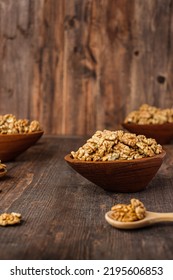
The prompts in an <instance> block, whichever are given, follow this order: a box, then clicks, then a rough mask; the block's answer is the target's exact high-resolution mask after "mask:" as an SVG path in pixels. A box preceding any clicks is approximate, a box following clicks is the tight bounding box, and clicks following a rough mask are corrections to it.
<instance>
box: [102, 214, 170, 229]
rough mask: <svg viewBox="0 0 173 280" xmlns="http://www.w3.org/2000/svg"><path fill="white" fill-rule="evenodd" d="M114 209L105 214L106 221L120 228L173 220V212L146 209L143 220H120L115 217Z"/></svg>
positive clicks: (132, 227)
mask: <svg viewBox="0 0 173 280" xmlns="http://www.w3.org/2000/svg"><path fill="white" fill-rule="evenodd" d="M113 212H114V211H108V212H107V213H106V214H105V219H106V221H107V222H108V223H109V224H110V225H111V226H113V227H115V228H119V229H136V228H143V227H147V226H151V225H153V224H156V223H161V222H173V213H157V212H150V211H146V216H145V218H144V219H142V220H138V221H135V222H120V221H117V220H115V219H114V218H113V216H112V214H113Z"/></svg>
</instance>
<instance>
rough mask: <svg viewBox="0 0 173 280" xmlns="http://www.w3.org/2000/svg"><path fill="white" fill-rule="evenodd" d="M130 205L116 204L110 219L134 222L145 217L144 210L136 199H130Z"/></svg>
mask: <svg viewBox="0 0 173 280" xmlns="http://www.w3.org/2000/svg"><path fill="white" fill-rule="evenodd" d="M130 202H131V204H128V205H127V204H117V205H114V206H113V207H112V208H111V210H112V218H113V219H115V220H117V221H120V222H135V221H138V220H142V219H143V218H145V216H146V209H145V207H144V205H143V203H142V202H141V201H139V200H138V199H135V198H133V199H131V200H130Z"/></svg>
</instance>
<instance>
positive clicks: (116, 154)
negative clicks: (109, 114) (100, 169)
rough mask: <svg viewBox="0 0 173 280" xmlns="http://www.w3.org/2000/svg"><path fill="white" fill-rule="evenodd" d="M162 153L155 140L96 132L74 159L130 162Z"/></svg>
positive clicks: (129, 134)
mask: <svg viewBox="0 0 173 280" xmlns="http://www.w3.org/2000/svg"><path fill="white" fill-rule="evenodd" d="M161 152H162V146H161V145H160V144H157V142H156V140H155V139H152V138H146V137H145V136H144V135H136V134H134V133H128V132H124V131H123V130H117V131H110V130H106V129H105V130H103V131H96V133H95V134H94V135H93V136H92V137H91V138H90V139H88V140H87V142H86V143H85V144H84V145H83V146H82V147H80V148H79V149H78V150H77V151H76V152H74V151H72V152H71V156H72V158H74V159H78V160H84V161H112V160H132V159H138V158H144V157H152V156H154V155H158V154H160V153H161Z"/></svg>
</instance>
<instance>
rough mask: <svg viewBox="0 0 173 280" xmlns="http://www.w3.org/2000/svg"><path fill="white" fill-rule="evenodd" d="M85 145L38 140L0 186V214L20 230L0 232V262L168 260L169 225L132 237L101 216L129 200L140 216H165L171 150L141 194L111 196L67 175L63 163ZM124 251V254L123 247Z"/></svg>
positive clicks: (171, 184)
mask: <svg viewBox="0 0 173 280" xmlns="http://www.w3.org/2000/svg"><path fill="white" fill-rule="evenodd" d="M85 140H86V139H83V138H79V137H73V138H68V137H66V138H63V137H55V136H54V137H48V136H43V137H42V138H41V139H40V140H39V142H38V143H37V144H36V145H35V146H33V147H31V148H29V149H28V150H27V151H26V152H25V153H24V154H23V155H21V156H19V157H18V158H17V159H16V160H15V161H13V162H9V163H8V164H7V168H8V173H7V176H6V177H3V178H0V190H1V192H0V212H1V213H2V212H4V211H6V212H11V211H15V212H19V213H21V214H22V217H23V223H22V224H21V225H19V226H14V227H6V228H3V227H0V259H2V260H3V259H63V260H65V259H73V260H74V259H75V260H81V259H91V260H92V259H93V260H94V259H103V260H104V259H108V260H109V259H110V260H112V259H114V260H116V259H117V260H118V259H123V260H126V259H148V260H150V259H160V260H163V259H169V260H172V258H173V235H172V224H171V223H166V224H159V225H154V226H152V227H148V228H144V229H136V230H135V231H130V230H128V231H127V230H126V231H122V230H117V229H115V228H113V227H111V226H110V225H109V224H108V223H107V222H106V220H105V218H104V216H105V213H106V212H107V211H109V210H110V209H111V207H112V206H113V205H114V204H117V203H125V204H128V203H129V201H130V199H131V198H133V197H135V198H137V199H139V200H141V201H142V202H143V203H144V205H145V206H146V208H147V210H148V211H153V212H155V211H156V212H173V204H172V196H173V173H172V167H173V146H172V145H168V146H165V147H164V148H165V150H166V152H167V155H166V157H165V158H164V162H163V164H162V166H161V168H160V170H159V172H158V173H157V175H156V177H155V178H154V179H153V180H152V181H151V182H150V184H149V186H148V187H147V188H146V189H145V190H144V191H141V192H137V193H135V196H134V194H133V195H132V194H130V193H126V194H124V193H112V192H106V191H104V190H103V189H102V188H100V187H97V186H96V185H94V184H92V183H90V182H88V181H87V180H86V179H85V178H83V177H82V176H80V175H79V174H78V173H76V172H75V171H74V170H73V169H71V168H70V167H69V166H68V165H67V163H66V162H65V161H64V156H65V155H66V154H67V153H69V151H71V150H76V149H77V148H78V147H79V146H81V145H82V144H83V143H84V142H85ZM124 244H126V246H124Z"/></svg>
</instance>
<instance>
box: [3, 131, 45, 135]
mask: <svg viewBox="0 0 173 280" xmlns="http://www.w3.org/2000/svg"><path fill="white" fill-rule="evenodd" d="M41 133H42V134H43V133H44V130H38V131H33V132H26V133H0V137H12V136H24V135H34V134H41Z"/></svg>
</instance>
